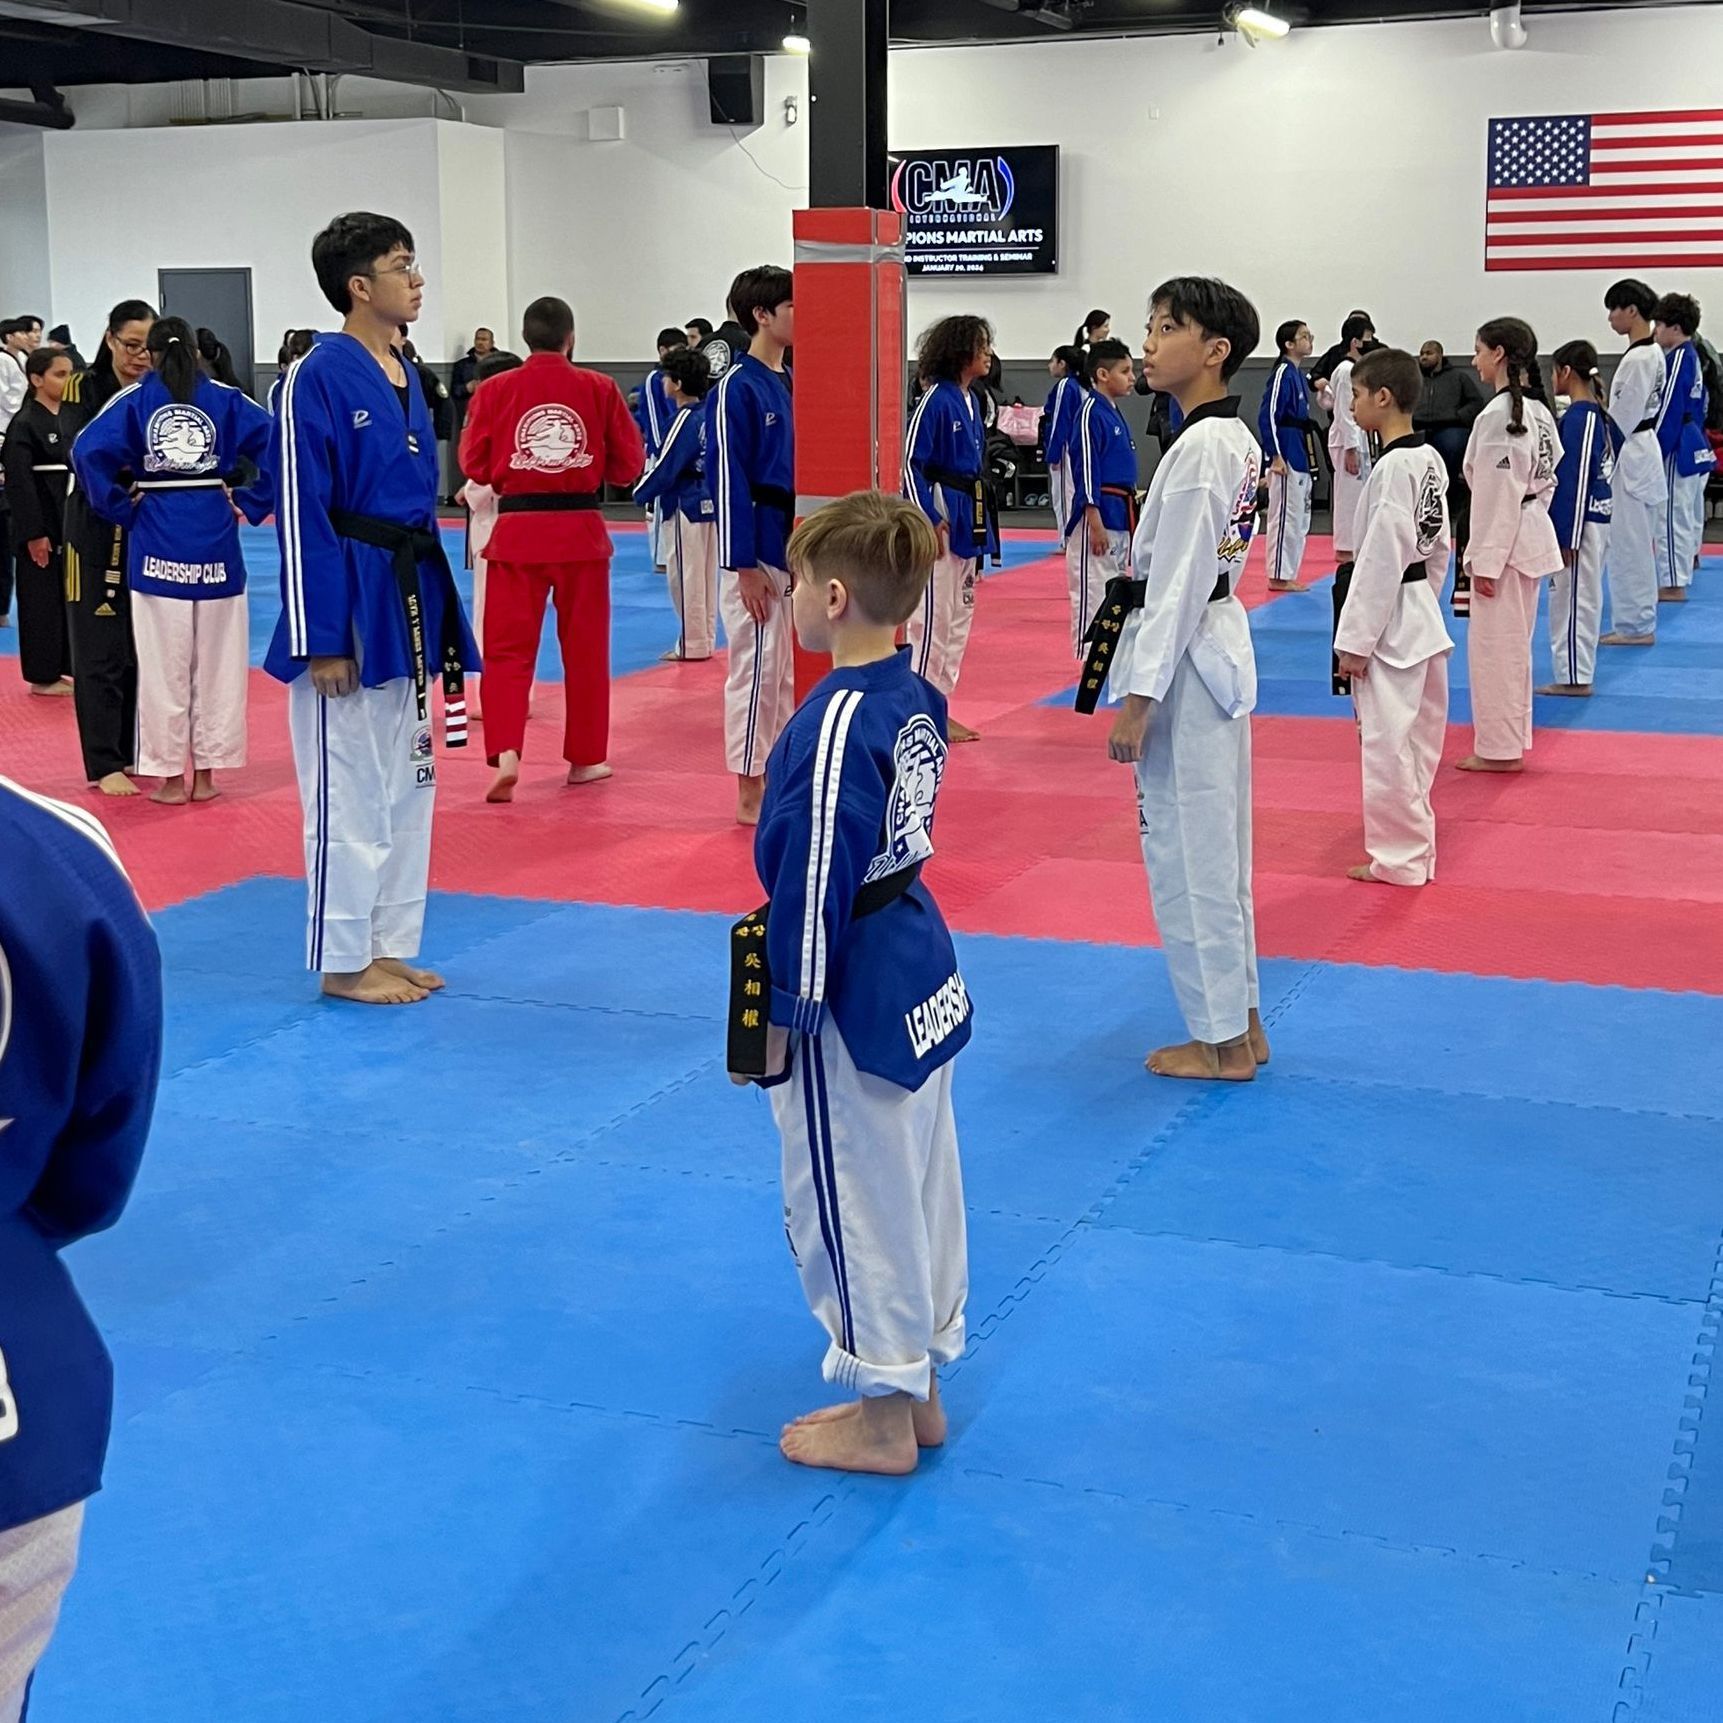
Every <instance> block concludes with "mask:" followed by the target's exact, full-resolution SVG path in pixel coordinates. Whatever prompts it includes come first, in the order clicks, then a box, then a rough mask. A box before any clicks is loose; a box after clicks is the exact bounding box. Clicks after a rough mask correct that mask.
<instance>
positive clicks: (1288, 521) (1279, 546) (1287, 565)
mask: <svg viewBox="0 0 1723 1723" xmlns="http://www.w3.org/2000/svg"><path fill="white" fill-rule="evenodd" d="M1309 536H1310V474H1309V473H1296V472H1294V471H1293V470H1292V469H1291V468H1290V467H1288V468H1287V470H1286V471H1285V472H1284V473H1270V474H1269V475H1268V578H1269V579H1270V580H1274V581H1286V580H1297V579H1298V565H1299V564H1300V563H1301V562H1303V561H1304V541H1305V540H1306V539H1307V538H1309ZM1352 548H1353V549H1354V550H1356V549H1357V546H1356V545H1354V546H1353V547H1352Z"/></svg>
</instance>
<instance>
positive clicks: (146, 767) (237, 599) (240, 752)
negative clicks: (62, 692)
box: [132, 592, 251, 778]
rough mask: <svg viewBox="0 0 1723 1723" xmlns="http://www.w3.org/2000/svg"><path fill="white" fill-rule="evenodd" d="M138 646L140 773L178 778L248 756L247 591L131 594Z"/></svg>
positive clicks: (234, 763)
mask: <svg viewBox="0 0 1723 1723" xmlns="http://www.w3.org/2000/svg"><path fill="white" fill-rule="evenodd" d="M132 637H133V639H134V640H135V641H136V643H137V653H138V775H139V776H140V777H145V778H178V777H182V776H183V775H184V773H185V769H186V765H187V763H188V762H189V763H190V764H191V766H192V767H193V768H194V769H196V770H197V771H200V772H210V771H222V770H231V769H232V768H234V767H236V766H243V765H244V764H245V695H246V686H247V684H248V682H249V681H250V665H251V654H250V622H249V620H248V616H247V611H246V603H245V594H244V593H243V592H241V593H239V594H237V595H236V596H234V597H233V598H163V597H162V596H161V595H160V594H158V593H154V592H134V593H133V594H132Z"/></svg>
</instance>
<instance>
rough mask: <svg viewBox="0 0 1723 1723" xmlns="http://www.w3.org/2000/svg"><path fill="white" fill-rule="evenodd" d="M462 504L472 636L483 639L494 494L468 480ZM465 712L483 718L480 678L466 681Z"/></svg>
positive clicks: (495, 508)
mask: <svg viewBox="0 0 1723 1723" xmlns="http://www.w3.org/2000/svg"><path fill="white" fill-rule="evenodd" d="M461 500H462V501H463V502H465V503H466V505H467V556H468V559H469V563H470V566H471V568H472V571H473V608H472V617H473V633H474V634H475V635H477V636H478V638H479V639H480V640H483V639H484V637H485V580H486V577H487V575H488V574H489V572H490V558H489V557H487V556H486V555H485V547H486V546H487V545H488V544H489V543H490V542H491V534H492V532H494V531H495V530H496V524H497V493H496V492H495V491H493V490H492V489H491V487H490V486H489V485H477V484H474V483H473V481H472V480H471V479H468V480H467V482H466V483H465V484H464V485H463V486H462V487H461ZM467 710H468V714H469V716H471V717H473V718H475V719H477V718H480V717H482V716H483V715H484V714H483V713H482V712H481V711H480V709H479V678H478V677H477V676H476V675H475V676H469V677H468V678H467Z"/></svg>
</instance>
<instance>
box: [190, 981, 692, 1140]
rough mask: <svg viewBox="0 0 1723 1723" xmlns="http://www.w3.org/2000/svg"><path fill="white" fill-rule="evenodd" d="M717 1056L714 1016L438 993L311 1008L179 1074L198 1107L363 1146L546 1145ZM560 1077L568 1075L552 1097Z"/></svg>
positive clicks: (220, 1116)
mask: <svg viewBox="0 0 1723 1723" xmlns="http://www.w3.org/2000/svg"><path fill="white" fill-rule="evenodd" d="M718 1056H719V1054H718V1053H717V1052H715V1051H714V1047H713V1034H712V1026H711V1025H710V1024H709V1023H704V1022H698V1021H689V1020H686V1019H682V1018H671V1017H641V1016H632V1015H628V1014H623V1013H614V1012H605V1011H576V1010H564V1009H555V1008H549V1009H547V1008H545V1007H542V1006H534V1005H514V1004H509V1003H503V1002H497V1001H491V1000H481V999H462V998H460V997H459V996H458V995H454V994H439V995H437V996H435V997H433V998H432V999H430V1000H428V1001H427V1002H426V1003H425V1004H423V1005H418V1006H415V1007H414V1008H413V1009H412V1010H411V1011H366V1010H363V1009H360V1008H358V1007H352V1008H349V1009H345V1010H342V1009H338V1008H331V1009H328V1010H320V1011H315V1012H313V1013H311V1014H310V1015H309V1016H308V1017H306V1018H304V1019H303V1020H301V1021H299V1022H296V1023H293V1024H291V1025H290V1026H289V1027H287V1028H286V1029H284V1030H282V1031H281V1033H279V1034H277V1035H274V1036H272V1037H271V1038H270V1040H269V1042H268V1043H267V1052H266V1054H265V1052H264V1051H263V1050H261V1049H242V1050H240V1051H239V1052H237V1053H233V1054H230V1055H228V1056H227V1057H225V1058H221V1059H217V1060H215V1061H214V1062H213V1063H210V1064H207V1065H203V1066H200V1067H198V1069H197V1070H196V1071H195V1072H188V1073H186V1075H185V1076H184V1077H182V1078H176V1079H174V1082H175V1084H176V1085H179V1088H178V1092H177V1094H176V1101H177V1104H178V1105H180V1106H181V1107H182V1108H183V1109H184V1110H185V1111H187V1112H188V1113H196V1114H197V1115H198V1116H199V1117H202V1118H207V1119H212V1120H230V1121H235V1122H240V1123H244V1122H248V1121H252V1120H258V1119H284V1120H287V1121H290V1122H303V1121H311V1122H314V1123H315V1122H317V1121H323V1120H328V1121H333V1122H334V1123H335V1124H336V1125H338V1127H339V1129H340V1130H341V1131H342V1132H343V1133H345V1134H346V1135H347V1136H348V1137H349V1139H350V1140H351V1141H352V1142H353V1144H354V1150H355V1153H361V1152H362V1150H363V1145H364V1143H365V1142H366V1140H368V1139H369V1138H370V1137H372V1136H374V1135H385V1136H396V1137H404V1138H420V1139H423V1140H425V1143H426V1149H425V1152H426V1153H427V1154H433V1155H434V1154H439V1153H443V1154H447V1153H463V1152H464V1153H470V1154H471V1155H473V1156H475V1157H479V1156H483V1155H485V1154H495V1153H499V1152H509V1151H514V1150H518V1149H520V1148H521V1147H523V1146H529V1145H530V1146H531V1148H532V1152H533V1153H534V1154H535V1155H541V1154H542V1152H543V1150H544V1148H545V1146H546V1145H548V1146H549V1147H550V1148H551V1149H553V1150H554V1149H558V1148H563V1147H567V1146H570V1145H572V1144H573V1143H575V1142H577V1141H578V1140H579V1139H580V1138H581V1137H582V1136H584V1135H585V1134H587V1133H588V1132H590V1131H593V1130H596V1129H598V1128H599V1127H600V1126H602V1125H604V1124H606V1123H607V1122H608V1121H609V1120H611V1119H612V1118H614V1117H616V1116H617V1115H618V1114H620V1113H622V1112H625V1111H626V1110H627V1109H628V1108H630V1107H632V1106H634V1105H636V1104H637V1103H639V1102H640V1100H641V1099H642V1098H643V1097H644V1096H647V1095H651V1094H653V1093H656V1092H657V1091H658V1090H660V1089H662V1088H664V1087H665V1086H667V1085H668V1084H670V1083H673V1082H677V1081H680V1080H681V1079H683V1078H684V1077H687V1076H689V1075H690V1074H691V1073H693V1072H695V1071H697V1070H699V1069H700V1068H701V1067H703V1066H704V1065H706V1064H708V1063H710V1062H711V1061H712V1060H713V1059H714V1058H716V1057H718ZM384 1071H386V1072H387V1073H388V1074H389V1080H388V1081H386V1082H380V1081H379V1073H380V1072H384ZM553 1074H555V1076H556V1077H557V1078H566V1079H567V1081H560V1080H557V1081H555V1082H554V1100H553V1099H552V1098H551V1094H550V1092H549V1091H548V1090H547V1084H550V1083H552V1081H553Z"/></svg>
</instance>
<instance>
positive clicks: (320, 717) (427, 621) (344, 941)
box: [264, 211, 479, 1005]
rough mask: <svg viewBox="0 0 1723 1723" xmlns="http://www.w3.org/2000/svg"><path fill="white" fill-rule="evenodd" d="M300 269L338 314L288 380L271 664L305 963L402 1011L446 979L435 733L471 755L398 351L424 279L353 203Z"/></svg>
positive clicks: (451, 622)
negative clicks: (292, 782) (434, 871)
mask: <svg viewBox="0 0 1723 1723" xmlns="http://www.w3.org/2000/svg"><path fill="white" fill-rule="evenodd" d="M311 262H312V266H313V268H314V269H315V270H316V272H317V284H318V286H319V287H320V288H322V290H323V296H324V297H325V298H326V299H327V300H328V301H329V303H330V304H331V305H332V306H333V307H334V308H335V310H336V311H337V312H339V313H340V314H341V318H342V323H341V328H340V330H339V331H337V332H332V333H329V334H323V335H319V336H318V338H317V341H316V344H315V345H314V346H313V347H312V349H311V351H310V352H309V353H307V354H306V355H305V357H304V358H303V359H301V360H299V361H298V362H297V363H296V364H295V365H294V366H293V368H292V369H291V370H290V371H289V372H288V373H287V381H286V383H284V384H283V385H282V390H281V400H280V404H279V407H278V410H277V413H276V418H275V429H274V436H273V441H272V448H271V455H270V460H269V463H268V464H269V468H270V470H271V471H272V472H273V473H274V474H275V475H276V483H277V495H278V499H279V500H278V503H277V508H276V532H277V536H278V537H279V538H280V541H281V596H282V606H281V619H280V621H279V623H278V624H277V626H276V630H275V637H274V639H273V640H272V641H271V642H270V646H269V652H268V655H267V657H266V658H265V660H264V668H265V669H266V670H268V672H269V673H270V675H272V676H274V677H275V678H276V679H277V680H278V681H281V682H285V683H287V684H288V721H289V725H290V727H291V730H292V736H293V764H294V770H295V772H296V773H297V775H298V779H299V795H300V801H301V803H302V805H303V807H304V811H305V871H306V883H307V887H308V897H309V906H308V907H309V914H308V921H309V931H308V937H307V941H306V947H307V950H306V958H307V965H308V967H309V968H311V969H312V970H314V971H319V972H321V974H322V978H323V981H322V986H323V992H324V993H325V994H326V995H328V996H329V997H331V998H336V999H348V1000H352V1001H354V1002H356V1003H358V1004H362V1005H412V1004H417V1003H419V1002H420V1001H421V1000H424V999H426V998H427V997H429V995H430V994H431V993H432V992H434V991H436V989H438V988H440V987H441V986H442V985H443V982H442V978H441V977H440V976H438V975H437V974H435V973H434V972H433V971H431V970H428V969H420V968H418V967H416V966H415V965H414V964H413V963H412V961H411V959H413V958H414V957H416V956H417V955H418V952H419V942H420V938H421V936H422V934H423V930H424V921H425V897H426V892H427V888H428V884H429V877H430V866H431V816H432V812H433V810H434V808H435V805H436V794H437V767H436V762H435V759H434V755H433V749H432V744H431V712H430V701H429V687H430V682H431V678H432V677H433V676H434V675H437V674H438V673H440V674H441V679H442V684H443V694H444V700H445V707H444V736H445V742H446V744H447V745H448V746H449V747H463V746H465V744H466V722H467V720H466V689H465V680H466V673H467V672H468V671H469V670H476V669H478V667H479V655H478V648H477V646H476V645H475V644H474V642H473V636H472V631H471V629H470V628H468V626H467V619H466V615H465V613H464V612H463V611H462V609H461V601H460V596H459V594H458V593H457V592H456V590H455V577H454V572H453V570H452V569H451V568H450V567H449V559H448V556H447V554H446V552H445V551H444V549H443V541H442V538H441V536H440V534H439V533H438V530H437V493H438V484H437V477H438V474H437V440H436V435H435V432H434V430H433V428H432V425H431V414H430V408H429V407H428V406H427V405H426V402H425V395H424V391H423V390H422V389H421V388H420V387H419V383H418V379H417V378H416V377H415V376H414V375H413V373H412V371H411V370H410V369H409V368H408V366H407V365H406V363H405V361H404V360H403V359H402V358H401V356H400V354H399V352H398V351H397V350H396V341H397V339H398V335H397V331H398V329H399V326H400V325H401V324H402V323H412V322H414V321H415V320H416V319H417V318H418V315H419V306H420V303H421V301H422V299H423V297H424V280H425V278H424V277H423V276H422V275H421V274H420V273H419V267H418V260H417V259H416V258H415V256H414V255H413V236H412V234H411V233H409V232H408V231H407V229H406V227H404V226H403V225H402V224H401V223H400V222H399V221H396V220H394V219H393V218H392V217H390V216H386V215H373V214H371V213H369V212H364V211H359V212H355V213H353V214H349V215H341V216H337V217H336V218H335V220H334V221H332V222H331V223H330V224H329V225H328V226H327V227H326V228H324V230H323V231H322V232H321V233H320V234H318V236H317V238H316V239H315V241H313V243H312V247H311Z"/></svg>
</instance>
